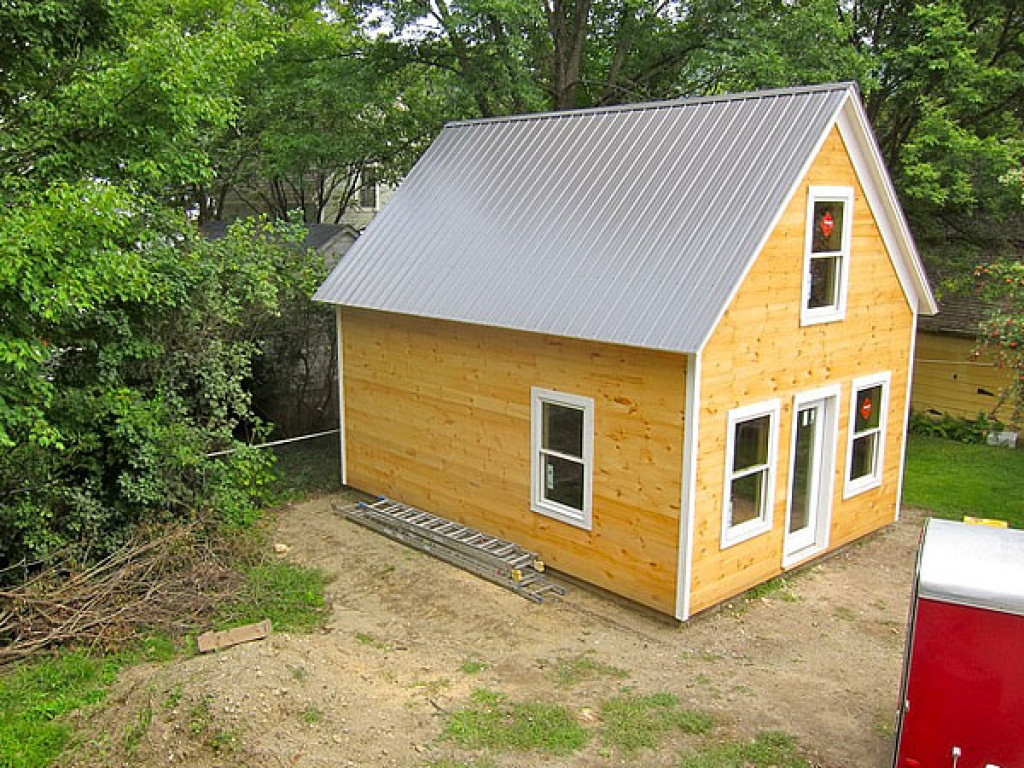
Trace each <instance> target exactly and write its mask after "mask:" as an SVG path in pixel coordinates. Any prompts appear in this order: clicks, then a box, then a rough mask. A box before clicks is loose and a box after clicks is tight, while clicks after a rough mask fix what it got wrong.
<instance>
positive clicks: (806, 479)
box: [786, 400, 826, 554]
mask: <svg viewBox="0 0 1024 768" xmlns="http://www.w3.org/2000/svg"><path fill="white" fill-rule="evenodd" d="M825 419H826V405H825V400H815V401H813V402H809V403H804V404H803V405H801V406H800V407H799V408H797V410H796V426H795V430H794V435H793V469H792V472H793V474H792V484H791V486H790V493H789V500H790V501H789V503H790V507H789V519H788V523H787V528H786V553H787V554H792V553H794V552H797V551H799V550H802V549H806V548H808V547H811V546H813V545H814V543H815V534H816V532H817V525H818V519H819V516H820V514H821V512H822V509H821V507H822V499H821V493H820V488H821V481H822V468H823V462H822V455H823V452H822V437H823V427H824V424H825Z"/></svg>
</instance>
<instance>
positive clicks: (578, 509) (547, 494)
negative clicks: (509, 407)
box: [530, 387, 594, 530]
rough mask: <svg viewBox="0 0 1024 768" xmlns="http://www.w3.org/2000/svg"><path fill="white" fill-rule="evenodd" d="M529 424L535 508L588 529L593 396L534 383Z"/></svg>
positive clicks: (592, 466)
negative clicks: (530, 428) (540, 386)
mask: <svg viewBox="0 0 1024 768" xmlns="http://www.w3.org/2000/svg"><path fill="white" fill-rule="evenodd" d="M531 422H532V425H531V426H532V441H531V442H532V453H533V462H532V464H533V466H532V470H531V474H532V478H531V492H530V496H531V498H530V506H531V508H532V509H533V511H534V512H539V513H540V514H542V515H548V516H549V517H553V518H555V519H557V520H562V521H563V522H566V523H571V524H572V525H577V526H580V527H581V528H586V529H588V530H589V529H590V527H591V519H592V500H593V488H592V484H593V468H594V401H593V399H592V398H589V397H581V396H579V395H572V394H567V393H565V392H555V391H553V390H550V389H540V388H538V387H534V388H533V389H532V390H531Z"/></svg>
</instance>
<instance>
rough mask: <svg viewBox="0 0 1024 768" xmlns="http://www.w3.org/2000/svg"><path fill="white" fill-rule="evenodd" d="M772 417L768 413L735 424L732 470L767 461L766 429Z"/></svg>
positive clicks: (769, 425)
mask: <svg viewBox="0 0 1024 768" xmlns="http://www.w3.org/2000/svg"><path fill="white" fill-rule="evenodd" d="M771 423H772V417H771V416H769V415H768V414H765V415H764V416H759V417H757V418H756V419H750V420H748V421H743V422H740V423H739V424H737V425H736V440H735V444H734V445H733V458H732V468H733V471H734V472H736V471H739V470H741V469H746V468H747V467H755V466H757V465H759V464H767V463H768V430H769V429H770V428H771Z"/></svg>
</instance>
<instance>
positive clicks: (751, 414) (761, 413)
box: [722, 400, 780, 547]
mask: <svg viewBox="0 0 1024 768" xmlns="http://www.w3.org/2000/svg"><path fill="white" fill-rule="evenodd" d="M779 409H780V401H779V400H771V401H769V402H765V403H758V404H756V405H750V406H744V407H742V408H734V409H733V410H731V411H729V432H728V435H727V437H726V445H725V497H724V498H725V504H724V508H723V510H722V546H723V547H727V546H731V545H733V544H737V543H739V542H741V541H745V540H746V539H749V538H752V537H754V536H757V535H759V534H761V533H764V532H765V531H769V530H771V527H772V506H773V504H774V495H775V471H776V466H777V464H778V462H777V461H776V456H777V454H778V442H779V438H778V432H779Z"/></svg>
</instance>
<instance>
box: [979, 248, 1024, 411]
mask: <svg viewBox="0 0 1024 768" xmlns="http://www.w3.org/2000/svg"><path fill="white" fill-rule="evenodd" d="M974 277H975V290H976V291H977V293H978V294H980V297H981V299H982V300H983V301H984V302H985V304H986V306H987V307H988V310H987V312H986V316H985V319H984V320H983V321H982V323H981V327H980V329H979V330H980V332H981V336H980V346H981V347H982V349H984V351H985V352H987V353H988V354H989V356H990V357H991V358H992V359H993V360H995V363H996V365H997V366H999V367H1000V368H1006V369H1008V370H1010V371H1012V372H1013V377H1012V379H1011V382H1010V384H1009V385H1008V386H1007V387H1006V389H1004V391H1003V392H1001V393H1000V398H999V402H1000V404H1002V403H1004V402H1008V403H1010V404H1011V407H1012V412H1013V418H1014V421H1020V422H1024V261H1019V260H1016V261H1014V260H1004V261H996V262H993V263H991V264H988V265H986V266H980V267H977V268H976V269H975V271H974Z"/></svg>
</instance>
